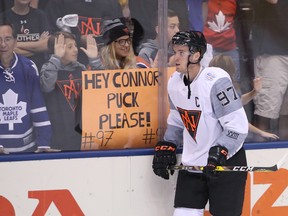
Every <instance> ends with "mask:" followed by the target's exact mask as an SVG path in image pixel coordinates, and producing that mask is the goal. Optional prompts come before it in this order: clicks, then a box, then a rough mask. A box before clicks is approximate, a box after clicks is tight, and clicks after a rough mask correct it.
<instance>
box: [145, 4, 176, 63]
mask: <svg viewBox="0 0 288 216" xmlns="http://www.w3.org/2000/svg"><path fill="white" fill-rule="evenodd" d="M167 13H168V14H167V15H168V21H167V27H168V28H167V33H168V34H167V42H168V45H167V47H168V65H169V66H174V61H173V57H172V56H173V54H174V52H173V49H172V46H171V40H172V37H173V35H175V34H176V33H177V32H178V31H179V25H180V23H179V18H178V16H177V14H176V13H175V12H174V11H173V10H170V9H168V12H167ZM154 29H155V32H156V38H155V39H147V41H146V42H145V43H143V44H142V45H141V46H140V47H139V49H140V51H139V56H140V57H142V58H143V59H144V60H145V61H146V62H150V60H152V61H154V59H155V56H156V54H157V52H158V48H159V43H160V42H159V40H160V38H159V30H160V29H159V27H158V19H156V20H155V27H154ZM150 63H151V62H150Z"/></svg>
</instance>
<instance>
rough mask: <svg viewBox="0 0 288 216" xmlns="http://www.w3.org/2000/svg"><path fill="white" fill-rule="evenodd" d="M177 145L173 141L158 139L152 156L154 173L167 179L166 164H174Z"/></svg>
mask: <svg viewBox="0 0 288 216" xmlns="http://www.w3.org/2000/svg"><path fill="white" fill-rule="evenodd" d="M176 150H177V146H176V145H175V144H174V143H171V142H166V141H160V142H158V143H157V145H156V146H155V154H154V158H153V165H152V168H153V171H154V173H155V174H156V175H158V176H160V177H162V178H164V179H169V172H168V169H167V168H168V166H171V165H175V164H176V162H177V159H176ZM170 174H171V175H173V174H174V170H170Z"/></svg>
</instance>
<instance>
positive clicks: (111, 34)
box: [103, 18, 130, 45]
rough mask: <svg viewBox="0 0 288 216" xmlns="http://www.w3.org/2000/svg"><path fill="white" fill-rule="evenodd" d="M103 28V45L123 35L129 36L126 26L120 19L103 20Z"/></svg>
mask: <svg viewBox="0 0 288 216" xmlns="http://www.w3.org/2000/svg"><path fill="white" fill-rule="evenodd" d="M103 25H104V29H103V41H104V44H105V45H108V44H110V43H112V42H113V41H115V40H117V38H119V37H122V36H124V35H128V36H130V31H129V29H128V27H127V26H126V25H125V24H124V23H122V22H121V21H120V19H118V18H117V19H113V20H105V21H104V23H103Z"/></svg>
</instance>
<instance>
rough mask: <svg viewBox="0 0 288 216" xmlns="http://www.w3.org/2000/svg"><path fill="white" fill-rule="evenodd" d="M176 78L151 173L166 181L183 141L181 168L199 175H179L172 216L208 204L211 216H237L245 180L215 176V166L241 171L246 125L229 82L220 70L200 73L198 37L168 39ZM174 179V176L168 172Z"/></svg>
mask: <svg viewBox="0 0 288 216" xmlns="http://www.w3.org/2000/svg"><path fill="white" fill-rule="evenodd" d="M172 44H173V49H174V51H175V62H176V70H177V71H176V72H175V73H174V74H173V75H172V76H171V78H170V79H169V82H168V95H169V101H170V113H169V116H168V120H167V122H168V125H167V130H166V132H165V135H164V140H163V141H159V142H158V143H157V145H156V147H155V155H154V159H153V171H154V173H155V174H156V175H158V176H161V177H162V178H164V179H169V171H168V169H167V167H168V166H170V165H174V164H176V162H177V159H176V150H177V146H179V140H181V136H182V137H183V153H182V159H181V163H182V164H183V165H192V166H193V165H197V166H205V168H204V171H203V172H202V171H198V172H189V171H186V170H183V171H179V174H178V179H177V186H176V194H175V200H174V207H175V211H174V216H192V215H193V216H203V214H204V208H205V206H206V204H207V202H208V201H209V210H210V213H211V214H212V215H213V216H239V215H241V212H242V206H243V200H244V190H245V184H246V177H247V174H246V173H245V172H239V173H235V172H233V173H232V172H230V173H227V172H226V173H224V172H222V173H221V172H216V171H215V168H216V166H217V165H224V164H225V165H246V155H245V151H244V149H243V143H244V140H245V138H246V136H247V133H248V120H247V117H246V114H245V111H244V109H243V107H242V104H241V98H240V97H239V96H238V94H237V93H236V91H235V89H234V87H233V84H232V81H231V78H230V76H229V75H228V73H226V72H225V71H224V70H222V69H220V68H210V67H207V68H203V67H202V66H201V65H200V61H201V59H202V57H203V55H204V53H205V52H206V40H205V37H204V35H203V34H202V33H201V32H198V31H187V32H182V31H181V32H178V33H176V34H175V35H174V36H173V38H172ZM170 174H173V171H171V172H170Z"/></svg>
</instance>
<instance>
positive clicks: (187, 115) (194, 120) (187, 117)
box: [177, 107, 201, 142]
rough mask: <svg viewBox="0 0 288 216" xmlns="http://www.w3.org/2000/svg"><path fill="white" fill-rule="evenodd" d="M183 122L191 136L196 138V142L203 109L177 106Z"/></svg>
mask: <svg viewBox="0 0 288 216" xmlns="http://www.w3.org/2000/svg"><path fill="white" fill-rule="evenodd" d="M177 109H178V111H179V113H180V116H181V119H182V122H183V124H184V126H185V128H186V129H187V131H188V132H189V134H190V135H191V137H192V138H193V139H194V140H195V142H196V135H197V129H198V124H199V121H200V116H201V111H199V110H185V109H181V108H179V107H177Z"/></svg>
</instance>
